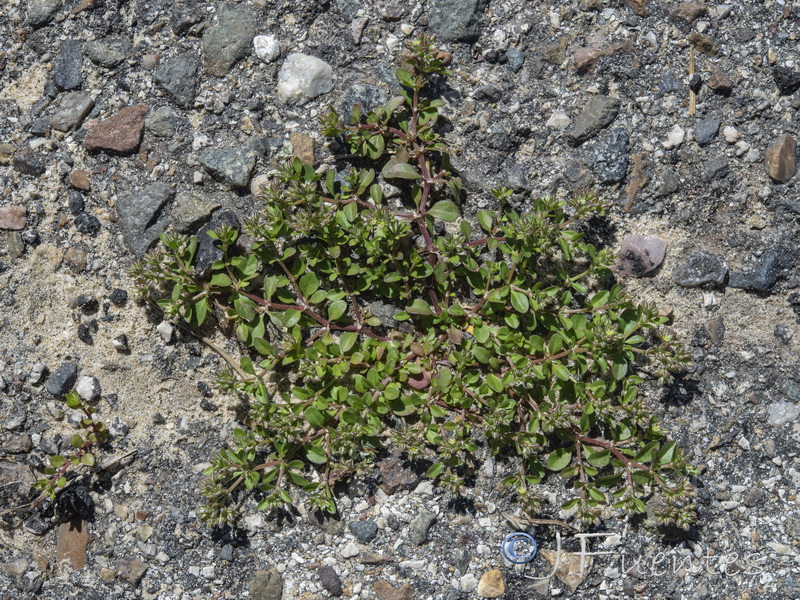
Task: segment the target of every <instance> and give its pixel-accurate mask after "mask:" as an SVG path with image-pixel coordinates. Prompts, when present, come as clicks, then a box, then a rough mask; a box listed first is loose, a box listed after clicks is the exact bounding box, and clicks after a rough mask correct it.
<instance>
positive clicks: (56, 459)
mask: <svg viewBox="0 0 800 600" xmlns="http://www.w3.org/2000/svg"><path fill="white" fill-rule="evenodd" d="M65 464H67V459H66V458H64V457H63V456H61V455H60V454H56V455H55V456H51V457H50V466H51V467H53V468H54V469H59V468H61V467H63V466H64V465H65Z"/></svg>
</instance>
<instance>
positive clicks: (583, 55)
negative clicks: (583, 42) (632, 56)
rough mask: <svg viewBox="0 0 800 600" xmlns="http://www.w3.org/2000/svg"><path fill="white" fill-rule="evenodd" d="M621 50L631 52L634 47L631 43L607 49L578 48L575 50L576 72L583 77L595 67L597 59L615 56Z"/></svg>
mask: <svg viewBox="0 0 800 600" xmlns="http://www.w3.org/2000/svg"><path fill="white" fill-rule="evenodd" d="M620 50H624V51H625V52H631V51H632V50H633V46H632V45H631V43H630V42H625V43H623V42H616V43H614V44H611V45H610V46H608V47H607V48H605V49H601V48H598V47H597V46H590V47H588V48H578V49H577V50H575V55H574V56H573V59H574V61H575V71H577V72H578V74H579V75H583V74H584V73H586V72H588V71H590V70H591V69H592V67H594V64H595V63H596V62H597V59H599V58H600V57H601V56H613V55H614V54H616V53H617V52H619V51H620Z"/></svg>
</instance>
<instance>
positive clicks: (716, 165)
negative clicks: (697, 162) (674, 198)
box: [700, 154, 730, 182]
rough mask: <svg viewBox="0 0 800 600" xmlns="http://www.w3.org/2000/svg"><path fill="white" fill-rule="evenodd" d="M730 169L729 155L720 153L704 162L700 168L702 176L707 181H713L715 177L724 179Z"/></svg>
mask: <svg viewBox="0 0 800 600" xmlns="http://www.w3.org/2000/svg"><path fill="white" fill-rule="evenodd" d="M729 171H730V166H729V164H728V157H727V156H725V155H724V154H720V155H718V156H715V157H713V158H710V159H708V160H707V161H705V162H704V163H703V165H702V166H701V169H700V176H701V177H702V178H703V179H704V180H705V181H708V182H711V181H714V180H715V179H722V178H723V177H725V176H726V175H727V174H728V172H729Z"/></svg>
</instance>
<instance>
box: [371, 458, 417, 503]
mask: <svg viewBox="0 0 800 600" xmlns="http://www.w3.org/2000/svg"><path fill="white" fill-rule="evenodd" d="M378 470H379V471H380V475H381V484H380V486H381V489H382V490H383V491H384V492H386V493H387V494H394V493H395V492H397V491H398V490H401V489H402V490H408V489H411V488H412V487H414V486H415V485H416V484H417V482H418V481H419V477H417V475H416V473H414V471H412V470H411V469H406V468H404V467H403V461H402V460H401V459H400V457H399V456H390V457H388V458H385V459H383V460H382V461H380V462H379V463H378Z"/></svg>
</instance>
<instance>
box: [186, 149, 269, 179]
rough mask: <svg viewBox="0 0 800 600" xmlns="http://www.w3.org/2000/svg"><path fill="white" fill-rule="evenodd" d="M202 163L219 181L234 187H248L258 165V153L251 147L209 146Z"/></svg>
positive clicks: (202, 156) (203, 155) (201, 157)
mask: <svg viewBox="0 0 800 600" xmlns="http://www.w3.org/2000/svg"><path fill="white" fill-rule="evenodd" d="M200 163H201V164H202V165H203V167H205V169H206V171H208V173H209V175H211V176H212V177H213V178H214V179H216V180H217V181H221V182H223V183H225V184H227V185H229V186H230V187H232V188H239V189H241V188H246V187H247V185H248V184H249V183H250V177H251V176H252V175H253V169H255V167H256V153H255V152H254V151H253V150H251V149H249V148H209V149H207V150H206V151H205V152H203V154H202V155H201V156H200Z"/></svg>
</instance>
